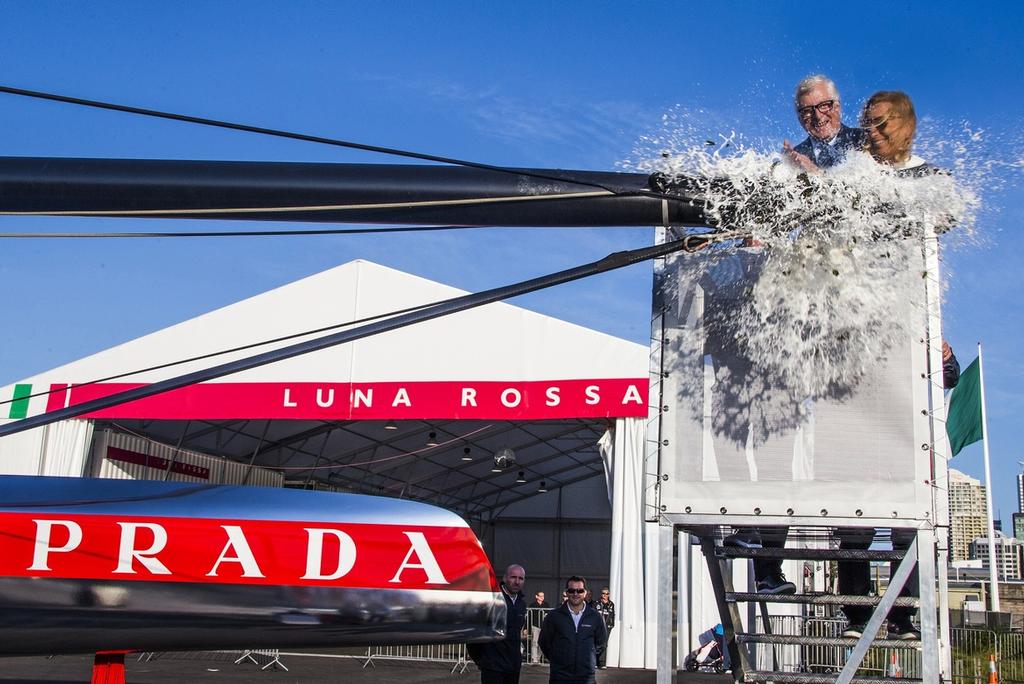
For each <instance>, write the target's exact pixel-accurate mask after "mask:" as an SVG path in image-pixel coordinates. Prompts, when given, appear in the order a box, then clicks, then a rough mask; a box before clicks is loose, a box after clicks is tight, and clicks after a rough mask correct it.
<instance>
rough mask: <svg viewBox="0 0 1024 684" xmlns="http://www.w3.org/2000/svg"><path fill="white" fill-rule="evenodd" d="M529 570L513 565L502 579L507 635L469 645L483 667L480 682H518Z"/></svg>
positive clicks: (521, 661)
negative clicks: (523, 592) (527, 573)
mask: <svg viewBox="0 0 1024 684" xmlns="http://www.w3.org/2000/svg"><path fill="white" fill-rule="evenodd" d="M525 582H526V570H524V569H523V566H521V565H510V566H508V568H506V569H505V576H504V577H503V578H502V580H501V595H502V596H503V597H504V598H505V608H506V618H505V620H506V622H505V638H504V639H502V640H501V641H493V642H490V643H487V644H469V645H468V646H467V647H466V650H467V652H468V654H469V657H470V658H472V659H473V662H474V663H476V666H477V667H478V668H480V684H519V673H520V671H521V670H522V667H523V651H522V633H523V629H524V628H525V625H526V598H524V597H523V595H522V590H523V584H524V583H525Z"/></svg>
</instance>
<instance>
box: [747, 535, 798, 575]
mask: <svg viewBox="0 0 1024 684" xmlns="http://www.w3.org/2000/svg"><path fill="white" fill-rule="evenodd" d="M738 534H741V535H743V536H744V537H746V538H747V539H749V540H751V541H756V542H758V543H760V544H761V546H763V547H764V548H766V549H781V548H783V547H784V546H785V545H786V537H787V536H788V535H789V528H788V527H748V528H745V529H742V530H739V531H738ZM753 560H754V581H755V582H760V581H761V580H763V579H765V578H766V577H777V576H778V575H781V574H782V559H781V558H754V559H753Z"/></svg>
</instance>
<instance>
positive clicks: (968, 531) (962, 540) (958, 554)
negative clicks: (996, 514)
mask: <svg viewBox="0 0 1024 684" xmlns="http://www.w3.org/2000/svg"><path fill="white" fill-rule="evenodd" d="M987 534H988V524H987V523H986V514H985V486H984V485H982V484H981V482H980V481H978V480H975V479H974V478H973V477H969V476H967V475H964V474H963V473H961V472H960V471H959V470H955V469H953V468H950V469H949V560H950V562H956V561H963V560H967V559H969V558H971V555H970V545H971V541H972V540H974V539H977V538H978V537H985V536H986V535H987Z"/></svg>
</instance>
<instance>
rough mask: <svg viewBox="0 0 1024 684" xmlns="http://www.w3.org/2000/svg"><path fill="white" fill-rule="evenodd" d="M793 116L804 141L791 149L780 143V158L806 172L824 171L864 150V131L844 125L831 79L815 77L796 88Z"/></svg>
mask: <svg viewBox="0 0 1024 684" xmlns="http://www.w3.org/2000/svg"><path fill="white" fill-rule="evenodd" d="M795 104H796V115H797V118H798V119H799V120H800V125H801V126H802V127H803V129H804V130H805V131H807V139H806V140H804V141H803V142H802V143H800V144H799V145H797V146H796V147H793V146H792V145H790V143H789V141H788V140H786V141H784V142H783V143H782V154H783V156H784V157H785V158H787V159H789V160H790V161H791V162H792V163H793V164H795V165H797V166H799V167H800V168H802V169H804V170H805V171H812V170H814V169H819V168H820V169H827V168H829V167H830V166H835V165H836V164H838V163H839V162H841V161H843V160H844V159H845V158H846V153H847V152H849V151H850V150H859V149H862V148H863V147H864V143H865V139H864V131H862V130H861V129H859V128H850V127H849V126H845V125H843V121H842V113H843V112H842V104H841V102H840V100H839V90H837V89H836V84H835V83H833V82H832V79H830V78H828V77H826V76H822V75H821V74H817V75H814V76H808V77H807V78H805V79H804V80H802V81H800V83H798V84H797V86H796V96H795Z"/></svg>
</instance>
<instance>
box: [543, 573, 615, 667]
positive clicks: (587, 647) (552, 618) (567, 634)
mask: <svg viewBox="0 0 1024 684" xmlns="http://www.w3.org/2000/svg"><path fill="white" fill-rule="evenodd" d="M565 592H566V594H567V595H568V600H567V601H566V602H565V603H564V604H562V605H561V606H559V607H558V608H556V609H554V610H552V611H551V612H549V613H548V615H547V617H546V618H544V625H543V626H542V627H541V628H540V649H541V651H543V652H544V657H546V658H547V659H548V662H549V663H551V675H550V678H549V681H550V682H551V683H552V684H555V683H556V682H559V683H563V682H564V683H570V682H571V683H572V684H593V683H594V681H595V679H594V673H595V672H596V670H597V656H598V654H599V653H603V652H604V648H605V645H606V644H607V642H608V631H607V629H606V628H605V626H604V618H602V617H601V614H600V613H598V612H597V611H596V610H594V609H593V608H592V607H590V606H588V605H587V603H586V600H585V597H586V593H587V581H586V580H585V579H583V578H582V577H577V576H575V575H574V576H572V577H570V578H569V579H568V581H566V583H565Z"/></svg>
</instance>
